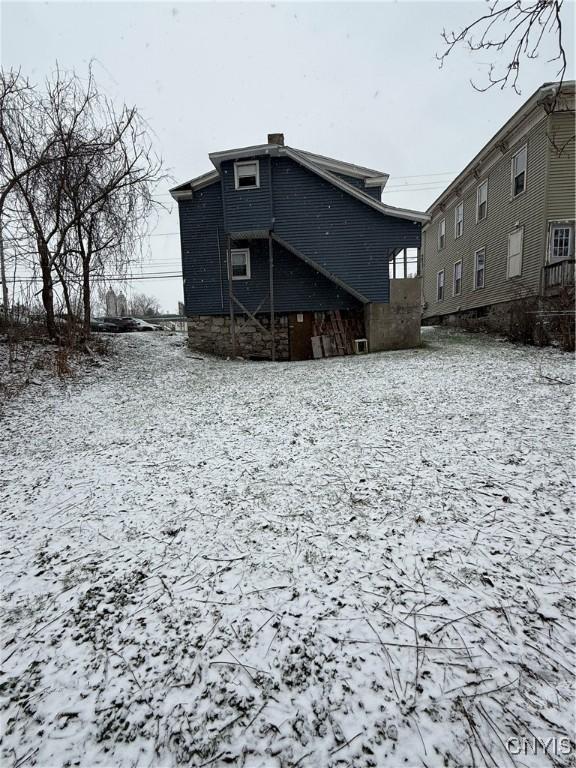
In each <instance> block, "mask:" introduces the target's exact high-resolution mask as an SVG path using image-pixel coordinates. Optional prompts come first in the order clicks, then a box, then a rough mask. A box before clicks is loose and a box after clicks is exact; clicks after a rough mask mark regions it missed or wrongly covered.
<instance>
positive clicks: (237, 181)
mask: <svg viewBox="0 0 576 768" xmlns="http://www.w3.org/2000/svg"><path fill="white" fill-rule="evenodd" d="M234 186H235V187H236V189H258V187H259V186H260V165H259V163H258V160H247V161H244V160H242V161H237V162H236V163H234Z"/></svg>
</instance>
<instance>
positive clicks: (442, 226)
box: [438, 217, 446, 251]
mask: <svg viewBox="0 0 576 768" xmlns="http://www.w3.org/2000/svg"><path fill="white" fill-rule="evenodd" d="M445 247H446V217H444V218H443V219H440V221H439V222H438V250H439V251H441V250H442V249H443V248H445Z"/></svg>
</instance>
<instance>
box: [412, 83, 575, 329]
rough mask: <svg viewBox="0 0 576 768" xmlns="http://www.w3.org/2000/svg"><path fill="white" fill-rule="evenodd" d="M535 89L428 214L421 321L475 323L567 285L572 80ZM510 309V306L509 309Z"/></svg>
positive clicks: (572, 146) (572, 164)
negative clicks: (494, 311) (465, 320)
mask: <svg viewBox="0 0 576 768" xmlns="http://www.w3.org/2000/svg"><path fill="white" fill-rule="evenodd" d="M557 85H558V84H555V83H547V84H545V85H543V86H542V87H541V88H539V89H538V90H537V91H536V93H534V94H533V95H532V96H531V97H530V98H529V99H528V101H527V102H526V103H525V104H524V105H523V106H522V107H521V108H520V109H519V110H518V111H517V112H516V113H515V114H514V115H513V116H512V117H511V118H510V120H508V122H507V123H506V124H505V125H504V126H503V127H502V128H501V129H500V130H499V131H498V132H497V133H496V135H495V136H493V138H492V139H490V141H489V142H488V143H487V144H486V146H485V147H483V148H482V149H481V150H480V152H479V153H478V154H477V155H476V157H474V159H473V160H471V162H470V163H469V164H468V165H467V166H466V168H465V169H464V170H463V171H462V173H460V174H459V175H458V176H457V177H456V179H455V180H454V181H453V182H452V183H451V184H450V186H449V187H448V188H447V189H446V190H444V192H442V194H441V195H440V197H438V198H437V200H435V201H434V203H432V205H431V206H430V208H429V209H428V211H427V213H428V215H429V217H430V221H429V222H428V223H427V224H426V225H425V226H424V228H423V238H422V240H423V242H422V271H423V277H424V281H423V289H424V319H425V320H427V321H429V322H432V323H433V322H442V321H443V320H452V321H454V322H458V319H459V318H460V319H463V318H468V319H472V318H479V317H482V316H484V315H487V314H488V310H490V309H491V308H493V307H496V306H498V307H499V309H500V311H501V312H500V314H499V316H501V317H502V318H506V316H507V315H506V313H507V311H508V310H512V309H513V304H512V303H513V302H516V301H517V300H519V299H525V298H527V297H538V298H543V297H550V296H551V295H552V294H554V293H556V294H558V293H559V292H560V291H563V290H565V289H567V288H568V289H569V288H570V286H573V285H574V240H575V237H574V234H575V233H574V218H575V136H574V135H575V124H574V117H575V113H574V81H572V82H566V83H564V85H563V86H562V89H561V91H560V93H559V94H558V93H557V90H558V89H557ZM507 305H509V306H507Z"/></svg>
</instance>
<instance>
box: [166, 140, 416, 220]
mask: <svg viewBox="0 0 576 768" xmlns="http://www.w3.org/2000/svg"><path fill="white" fill-rule="evenodd" d="M259 155H265V156H269V157H288V158H290V159H291V160H293V161H294V162H296V163H299V164H300V165H302V166H303V167H304V168H307V169H308V170H309V171H311V172H312V173H315V174H316V175H317V176H320V177H321V178H323V179H325V180H326V181H328V182H329V183H330V184H333V185H334V186H335V187H338V188H339V189H341V190H342V191H343V192H346V193H347V194H349V195H351V196H352V197H355V198H356V199H357V200H360V201H361V202H362V203H364V204H366V205H368V206H370V207H371V208H374V209H375V210H376V211H379V212H380V213H383V214H385V215H387V216H395V217H396V218H400V219H408V220H409V221H418V222H421V223H425V222H427V221H429V219H430V217H429V216H428V215H427V214H425V213H421V212H420V211H413V210H410V209H407V208H396V207H394V206H392V205H386V204H384V203H382V202H380V201H379V200H376V199H375V198H374V197H371V196H370V195H369V194H367V193H366V192H364V191H363V190H361V189H359V188H358V187H355V186H354V185H353V184H350V183H348V182H347V181H345V180H344V179H342V178H341V177H340V176H337V175H336V174H337V173H340V174H344V175H347V176H351V177H353V178H357V179H364V183H365V185H366V186H381V187H382V188H383V187H384V186H385V185H386V182H387V181H388V174H386V173H381V172H380V171H376V170H374V169H372V168H364V167H362V166H359V165H353V164H352V163H345V162H343V161H341V160H334V159H333V158H330V157H324V156H323V155H315V154H313V153H311V152H305V151H303V150H300V149H293V148H292V147H286V146H284V145H281V144H258V145H255V146H252V147H241V148H238V149H229V150H226V151H224V152H211V153H210V154H209V155H208V156H209V158H210V160H211V161H212V163H213V164H214V167H215V169H216V170H214V171H209V172H208V173H205V174H203V175H202V176H197V177H196V178H194V179H191V180H190V181H187V182H185V183H184V184H180V185H179V186H177V187H173V188H172V189H171V190H170V194H171V195H172V197H173V198H174V199H175V200H181V199H185V198H188V197H190V196H191V195H192V193H193V192H194V191H195V190H198V189H202V187H205V186H207V185H208V184H213V183H214V182H215V181H217V180H218V179H219V178H220V165H221V164H222V162H224V161H226V160H241V159H242V158H251V157H257V156H259Z"/></svg>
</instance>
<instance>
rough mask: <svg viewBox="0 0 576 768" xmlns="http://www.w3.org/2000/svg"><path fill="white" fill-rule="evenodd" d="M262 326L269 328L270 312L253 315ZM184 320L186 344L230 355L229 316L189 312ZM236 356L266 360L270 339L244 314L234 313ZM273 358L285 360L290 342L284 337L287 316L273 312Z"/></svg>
mask: <svg viewBox="0 0 576 768" xmlns="http://www.w3.org/2000/svg"><path fill="white" fill-rule="evenodd" d="M257 318H258V320H259V322H260V323H262V325H263V326H264V327H265V328H270V315H268V314H260V315H257ZM187 320H188V344H189V346H190V347H191V348H192V349H196V350H198V351H199V352H207V353H208V354H212V355H218V356H220V357H231V355H232V339H231V336H230V317H229V316H228V315H226V316H214V315H192V316H189V317H188V318H187ZM234 320H235V328H236V355H237V357H245V358H248V359H256V360H270V358H271V354H272V350H271V340H270V336H269V334H267V333H264V331H263V330H262V329H261V328H259V327H258V326H257V325H256V324H255V323H253V322H252V320H250V318H248V317H244V316H243V315H236V317H235V318H234ZM274 325H275V335H276V359H277V360H288V359H289V357H290V343H289V339H288V316H287V315H276V318H275V324H274Z"/></svg>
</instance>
